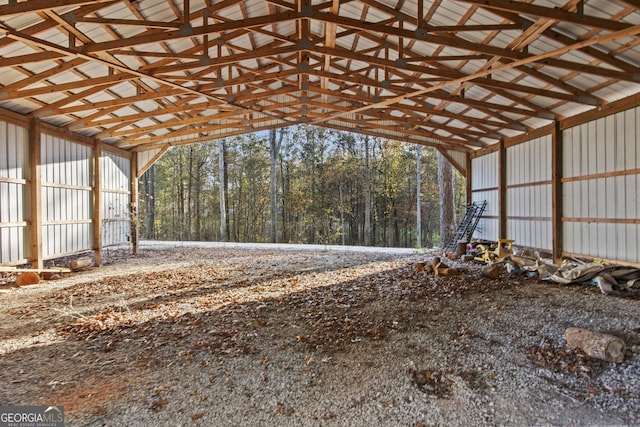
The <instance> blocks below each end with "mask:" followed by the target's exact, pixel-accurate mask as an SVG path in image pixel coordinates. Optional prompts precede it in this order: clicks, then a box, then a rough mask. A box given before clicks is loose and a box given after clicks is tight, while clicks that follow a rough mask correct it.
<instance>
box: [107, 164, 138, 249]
mask: <svg viewBox="0 0 640 427" xmlns="http://www.w3.org/2000/svg"><path fill="white" fill-rule="evenodd" d="M101 162H102V163H101V167H102V246H103V247H106V246H113V245H120V244H127V243H131V210H130V203H131V184H130V182H131V160H130V159H128V158H126V157H122V156H118V155H116V154H113V153H110V152H108V151H103V152H102V157H101Z"/></svg>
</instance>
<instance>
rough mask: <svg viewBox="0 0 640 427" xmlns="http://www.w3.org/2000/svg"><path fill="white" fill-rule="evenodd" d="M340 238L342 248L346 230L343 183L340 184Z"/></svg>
mask: <svg viewBox="0 0 640 427" xmlns="http://www.w3.org/2000/svg"><path fill="white" fill-rule="evenodd" d="M339 188H340V229H341V230H340V236H341V242H342V246H344V245H345V228H344V198H343V196H342V182H340V187H339Z"/></svg>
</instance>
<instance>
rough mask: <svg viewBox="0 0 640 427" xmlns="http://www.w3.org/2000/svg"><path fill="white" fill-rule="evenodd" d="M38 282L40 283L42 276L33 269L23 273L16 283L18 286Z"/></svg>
mask: <svg viewBox="0 0 640 427" xmlns="http://www.w3.org/2000/svg"><path fill="white" fill-rule="evenodd" d="M38 283H40V276H38V273H34V272H33V271H27V272H26V273H21V274H20V275H19V276H18V278H17V279H16V285H18V286H26V285H37V284H38Z"/></svg>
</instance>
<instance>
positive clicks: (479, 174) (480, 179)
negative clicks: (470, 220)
mask: <svg viewBox="0 0 640 427" xmlns="http://www.w3.org/2000/svg"><path fill="white" fill-rule="evenodd" d="M471 171H472V178H471V192H472V200H471V201H472V202H478V201H483V200H486V201H487V207H486V209H485V211H484V215H483V217H482V218H481V219H480V222H479V223H478V228H477V229H476V232H475V233H474V235H473V236H474V237H476V238H479V239H487V240H497V239H498V231H499V230H498V226H499V224H498V213H499V206H498V153H497V152H494V153H490V154H487V155H484V156H482V157H477V158H475V159H473V160H472V163H471Z"/></svg>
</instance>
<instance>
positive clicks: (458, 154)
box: [446, 150, 467, 170]
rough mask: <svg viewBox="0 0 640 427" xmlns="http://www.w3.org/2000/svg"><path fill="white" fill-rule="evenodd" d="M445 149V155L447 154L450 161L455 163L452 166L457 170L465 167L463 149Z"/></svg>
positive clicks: (465, 155) (465, 160)
mask: <svg viewBox="0 0 640 427" xmlns="http://www.w3.org/2000/svg"><path fill="white" fill-rule="evenodd" d="M446 151H447V155H448V156H449V158H450V159H451V161H452V162H454V163H455V164H454V166H455V167H456V168H457V169H458V170H465V169H466V168H467V153H465V152H464V151H453V150H446Z"/></svg>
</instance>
